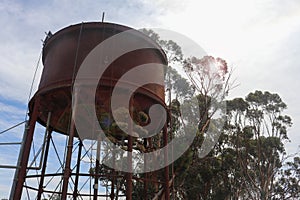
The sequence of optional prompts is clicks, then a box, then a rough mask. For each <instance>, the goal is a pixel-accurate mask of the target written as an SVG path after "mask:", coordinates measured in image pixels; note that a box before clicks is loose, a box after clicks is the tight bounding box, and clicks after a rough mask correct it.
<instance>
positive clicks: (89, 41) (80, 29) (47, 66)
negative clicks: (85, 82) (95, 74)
mask: <svg viewBox="0 0 300 200" xmlns="http://www.w3.org/2000/svg"><path fill="white" fill-rule="evenodd" d="M126 30H133V29H131V28H129V27H126V26H122V25H117V24H112V23H100V22H90V23H81V24H76V25H72V26H69V27H66V28H64V29H62V30H60V31H58V32H56V33H55V34H53V35H49V37H48V38H47V40H46V41H45V43H44V47H43V64H44V69H43V72H42V77H41V80H40V84H39V87H38V91H37V92H36V94H35V95H34V97H33V98H32V99H31V101H30V106H29V107H30V111H32V109H33V105H34V104H35V103H38V104H39V114H38V121H39V122H40V123H41V124H46V122H47V116H48V112H51V113H52V116H51V121H50V126H51V127H52V128H53V129H54V130H55V131H57V132H60V133H63V134H68V129H69V125H70V116H71V104H72V84H73V82H74V78H75V77H76V74H77V72H78V69H79V67H80V65H81V63H82V62H83V61H84V59H85V58H86V56H87V55H88V54H89V53H90V51H91V50H92V49H94V48H95V47H96V46H97V45H98V44H99V43H101V42H102V41H104V40H105V39H107V38H109V37H111V36H113V35H115V34H118V33H120V32H123V31H126ZM132 37H133V39H134V40H138V41H139V42H144V43H147V44H148V45H151V46H153V49H139V50H135V51H132V52H129V53H126V54H125V55H123V56H121V57H119V58H118V59H116V60H115V61H114V62H113V63H112V64H111V65H110V66H109V67H108V69H107V70H106V71H105V72H104V74H103V77H101V79H100V81H99V83H98V89H97V93H96V95H95V96H96V99H95V103H96V112H97V116H100V115H101V114H102V113H103V112H106V113H111V111H110V103H109V102H110V98H111V94H112V89H113V87H114V86H115V84H116V83H117V82H118V79H120V77H121V76H122V75H124V74H125V73H126V72H128V71H129V70H130V69H132V68H134V67H135V66H138V65H142V64H147V63H159V64H164V65H167V59H166V56H165V54H164V52H163V51H162V50H161V49H157V48H156V47H157V44H156V43H155V42H154V41H152V40H151V39H150V38H147V39H145V36H144V34H143V33H141V32H139V31H135V34H134V35H132ZM113 48H118V45H117V44H116V45H115V47H113ZM163 74H164V69H163V67H162V68H161V69H157V70H155V71H152V72H151V74H148V75H149V76H153V77H154V76H163ZM164 96H165V94H164V87H163V86H162V85H157V84H146V85H144V86H142V87H140V88H139V89H138V90H137V91H136V92H135V95H134V97H133V98H134V101H133V102H134V103H133V107H135V108H136V109H137V110H142V111H144V112H145V113H147V112H148V110H149V107H151V106H152V105H153V104H161V105H163V106H165V103H164ZM37 98H39V101H36V99H37Z"/></svg>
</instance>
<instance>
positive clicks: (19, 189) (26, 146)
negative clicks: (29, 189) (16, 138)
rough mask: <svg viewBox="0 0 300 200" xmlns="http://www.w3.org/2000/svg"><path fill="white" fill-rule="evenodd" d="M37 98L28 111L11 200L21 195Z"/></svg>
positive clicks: (16, 199) (36, 113) (34, 121)
mask: <svg viewBox="0 0 300 200" xmlns="http://www.w3.org/2000/svg"><path fill="white" fill-rule="evenodd" d="M39 101H40V100H39V99H38V98H37V99H36V104H34V105H33V110H32V112H31V113H30V119H29V129H28V131H27V133H25V134H26V136H25V137H26V138H25V141H24V144H23V145H24V146H23V152H22V156H21V163H20V166H21V168H20V169H19V171H18V174H17V183H16V186H15V189H14V188H13V189H14V194H13V200H19V199H21V197H22V190H23V184H24V182H25V176H26V172H27V165H28V160H29V155H30V149H31V143H32V140H33V135H34V128H35V124H36V121H37V117H38V113H39V109H40V108H39Z"/></svg>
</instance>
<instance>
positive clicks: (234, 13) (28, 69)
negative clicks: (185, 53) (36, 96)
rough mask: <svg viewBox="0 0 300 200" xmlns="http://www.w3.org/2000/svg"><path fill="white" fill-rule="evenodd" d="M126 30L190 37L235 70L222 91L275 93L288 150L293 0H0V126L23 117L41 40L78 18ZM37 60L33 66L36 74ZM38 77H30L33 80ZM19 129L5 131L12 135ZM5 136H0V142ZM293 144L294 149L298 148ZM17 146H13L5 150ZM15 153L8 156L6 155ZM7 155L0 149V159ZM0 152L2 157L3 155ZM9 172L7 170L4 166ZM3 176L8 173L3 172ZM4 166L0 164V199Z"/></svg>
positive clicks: (296, 23) (298, 26)
mask: <svg viewBox="0 0 300 200" xmlns="http://www.w3.org/2000/svg"><path fill="white" fill-rule="evenodd" d="M102 12H105V21H107V22H113V23H119V24H123V25H127V26H130V27H133V28H144V27H146V28H153V27H156V28H165V29H170V30H173V31H176V32H179V33H181V34H184V35H186V36H187V37H189V38H191V39H193V40H194V41H196V42H197V43H198V44H199V45H200V46H201V47H202V48H203V49H204V50H205V51H206V52H207V53H208V54H209V55H212V56H215V57H222V58H223V59H225V60H227V62H228V63H229V64H230V65H231V66H233V67H234V68H235V71H234V77H236V78H237V82H238V83H239V84H240V85H239V87H237V88H236V89H234V90H233V91H232V92H231V94H230V97H244V96H245V95H246V94H248V93H249V92H253V91H255V90H263V91H265V90H268V91H270V92H273V93H278V94H279V95H280V96H281V97H282V99H283V101H284V102H286V104H287V105H288V110H287V112H286V113H287V114H288V115H290V116H291V117H292V119H293V123H294V125H293V127H292V128H291V129H289V137H290V139H291V141H292V142H291V143H288V144H287V146H286V147H287V150H288V153H294V152H296V151H297V149H298V146H299V145H300V137H299V132H300V106H299V101H300V97H299V95H298V93H299V92H298V91H299V88H300V80H299V79H300V76H299V75H300V64H299V55H300V1H299V0H289V1H279V0H248V1H239V0H227V1H222V0H220V1H214V0H210V1H208V0H207V1H200V0H194V1H193V0H186V1H182V0H156V1H150V0H123V1H117V0H98V1H95V0H86V1H79V0H73V1H71V0H53V1H47V3H45V2H44V1H39V0H26V1H25V0H24V1H21V0H19V1H16V0H0V27H1V31H0V131H2V130H4V129H5V128H8V127H10V126H11V125H14V124H16V123H18V122H20V121H22V120H24V117H25V112H26V105H27V102H28V95H29V90H30V84H31V81H32V77H33V74H34V70H35V67H36V65H37V61H38V57H39V54H40V52H41V49H42V42H41V40H42V39H44V37H45V34H44V32H47V31H49V30H51V31H52V32H53V33H54V32H56V31H58V30H59V29H61V28H63V27H65V26H69V25H71V24H75V23H80V22H82V21H84V22H87V21H100V20H101V15H102ZM41 69H42V66H40V69H39V71H38V77H39V76H40V73H41ZM37 84H38V82H37V81H36V84H35V85H37ZM22 128H23V127H20V128H19V129H16V130H14V131H13V132H12V134H13V135H14V136H15V137H16V138H20V137H21V134H22V133H23V132H22ZM9 139H10V136H5V135H3V136H1V137H0V142H2V141H7V140H9ZM298 150H299V149H298ZM13 151H15V152H17V151H16V150H13ZM11 155H15V154H11ZM11 155H10V154H7V155H3V153H2V154H0V156H1V157H0V161H1V163H0V164H5V163H3V162H6V161H8V160H9V157H13V156H11ZM5 156H6V157H5ZM7 171H9V172H7ZM5 174H6V176H10V177H9V178H10V179H7V177H6V178H4V177H5ZM11 176H12V170H3V169H0V198H2V196H1V195H2V194H5V193H7V190H8V186H9V187H10V184H11V183H9V184H8V183H7V182H4V180H5V181H6V180H11Z"/></svg>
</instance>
